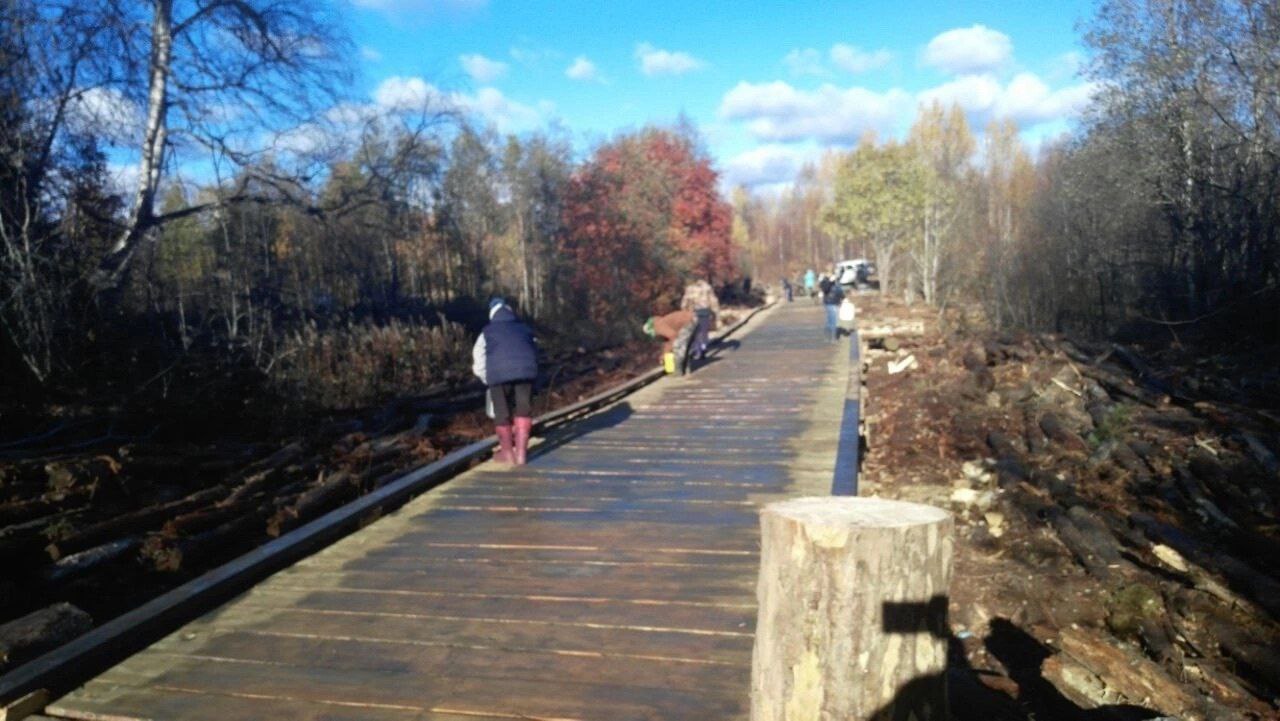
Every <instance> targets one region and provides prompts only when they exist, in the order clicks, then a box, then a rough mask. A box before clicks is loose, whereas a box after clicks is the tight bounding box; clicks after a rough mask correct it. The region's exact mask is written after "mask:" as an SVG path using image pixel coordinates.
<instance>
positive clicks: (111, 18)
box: [0, 0, 738, 407]
mask: <svg viewBox="0 0 1280 721" xmlns="http://www.w3.org/2000/svg"><path fill="white" fill-rule="evenodd" d="M0 12H2V13H3V14H4V15H5V17H4V18H3V20H4V28H5V29H4V32H5V37H4V38H3V53H4V55H3V65H4V68H5V72H4V73H3V80H0V84H2V85H3V87H2V88H0V125H2V126H3V127H0V145H3V147H0V161H2V162H0V194H2V197H0V246H2V247H0V371H3V373H4V377H5V379H6V382H5V386H6V389H7V390H9V389H11V390H12V391H13V392H14V395H15V396H16V395H25V396H27V398H28V399H30V400H35V401H42V400H48V399H49V398H59V397H62V398H78V397H80V398H82V397H89V396H92V395H94V394H98V395H99V396H108V395H110V394H112V393H123V394H126V395H131V394H136V393H138V392H139V391H145V392H147V393H151V394H152V395H154V393H152V392H154V391H160V392H161V393H164V394H172V395H178V396H180V395H183V394H188V395H190V394H193V393H195V392H196V390H197V388H195V385H196V384H199V383H201V382H202V381H201V379H207V378H210V377H213V376H220V377H223V378H232V379H234V381H235V382H236V383H237V384H239V386H240V387H239V389H238V390H234V391H233V392H231V393H230V395H229V397H226V398H225V400H227V401H228V402H238V401H239V399H240V398H242V397H243V396H244V395H246V394H251V393H253V392H254V389H255V388H261V387H264V386H265V387H267V388H268V389H269V390H274V391H275V392H278V393H280V394H282V395H284V396H287V397H291V398H302V399H305V400H307V401H309V402H314V403H319V404H322V405H325V406H330V407H333V406H339V407H342V406H353V405H358V404H362V403H368V402H372V401H376V400H378V399H380V398H383V397H386V396H389V395H391V394H396V393H414V392H422V391H425V390H428V389H431V388H432V387H434V386H437V385H439V384H441V383H447V382H450V381H454V380H457V379H459V378H464V377H465V376H466V373H467V368H468V366H469V345H470V334H469V331H474V330H475V329H476V328H477V327H478V325H479V324H480V323H482V322H483V320H484V307H485V301H486V299H487V298H488V297H489V296H490V295H494V294H501V295H503V296H505V297H507V298H509V299H511V300H512V301H513V302H514V303H515V304H516V305H517V306H518V307H519V309H520V310H521V312H523V313H525V314H526V315H528V316H529V317H531V318H533V320H534V321H535V322H536V323H537V324H538V325H539V327H540V333H541V335H542V336H543V338H544V340H545V341H546V342H547V343H548V344H549V345H550V346H551V347H553V348H554V347H556V346H557V345H559V346H563V347H568V348H575V347H580V346H584V347H598V346H601V345H605V344H612V343H617V342H621V341H625V340H628V339H632V338H635V337H636V336H637V335H638V332H639V328H640V325H641V323H642V321H643V317H644V316H645V315H647V314H648V313H650V312H653V311H654V310H662V309H663V308H664V307H665V306H668V305H670V304H672V303H674V302H675V301H676V300H678V298H679V293H680V291H681V288H682V287H683V283H684V282H686V281H687V280H689V279H692V278H693V277H695V276H697V277H706V278H709V279H710V280H711V281H712V282H713V283H716V284H725V283H728V282H729V281H731V280H732V279H733V277H734V276H736V275H737V273H738V271H737V267H736V261H735V258H734V254H733V249H732V246H731V238H730V228H731V219H732V212H731V207H730V205H729V204H728V203H727V202H725V201H724V200H723V199H722V198H721V197H720V196H719V194H718V191H717V181H718V176H717V174H716V172H715V171H714V170H713V169H712V166H711V162H710V159H709V158H708V157H707V154H706V152H705V151H704V150H703V149H702V148H701V147H700V145H699V141H698V139H697V134H696V131H695V130H693V129H692V128H691V127H689V126H688V124H687V123H683V122H682V123H678V124H676V125H673V126H672V127H669V128H656V127H651V128H645V129H643V130H639V131H633V132H629V133H625V134H621V135H619V136H617V137H615V138H614V139H612V140H610V141H608V142H605V143H602V144H600V145H599V146H598V147H596V148H595V149H594V150H593V151H592V152H590V153H589V154H588V155H587V157H585V158H578V157H575V153H574V151H573V148H572V146H571V143H570V142H569V140H568V139H567V138H565V137H563V136H562V135H559V134H556V133H533V134H529V135H524V136H500V135H498V134H496V133H495V132H493V131H491V130H487V129H485V128H484V127H483V125H482V123H481V122H480V120H479V119H478V118H475V117H469V116H468V114H467V113H465V112H463V111H461V110H459V109H458V108H457V107H455V106H453V105H452V104H451V103H450V102H449V100H448V98H447V96H444V95H443V94H440V93H431V92H423V93H420V94H419V95H418V96H416V97H411V98H408V99H407V100H401V101H397V102H396V103H394V104H391V105H387V106H376V105H374V104H370V103H367V102H358V101H357V100H356V99H353V98H350V97H347V96H344V95H343V93H344V90H343V87H342V85H341V82H343V80H344V79H343V77H342V72H341V69H342V67H343V64H344V58H347V57H348V55H344V53H349V52H350V48H349V44H344V41H343V40H342V37H341V34H340V32H338V29H336V28H334V27H333V26H332V25H330V24H328V20H327V19H326V17H325V16H324V15H323V14H322V13H321V12H320V11H319V10H316V9H314V8H312V7H310V5H309V4H300V5H298V6H297V7H295V6H294V5H293V4H281V3H275V2H267V1H266V0H262V1H257V0H251V1H247V2H241V3H234V4H226V5H219V6H218V7H217V9H216V11H215V10H209V9H207V8H206V9H202V6H201V4H199V3H195V4H189V3H184V2H176V3H175V2H156V3H150V4H147V5H146V6H145V7H144V6H142V5H141V4H140V5H139V6H138V7H133V6H132V5H130V4H127V3H126V4H124V5H121V4H119V3H115V2H108V1H107V0H103V1H102V2H79V1H77V2H70V1H68V2H66V3H47V2H41V3H36V2H34V1H33V0H6V2H5V3H4V4H3V6H2V7H0ZM166 34H167V40H168V41H169V43H170V46H171V49H170V51H169V54H168V55H166V54H165V53H164V52H160V51H153V50H154V48H158V47H162V45H163V43H162V42H161V40H164V39H165V38H166ZM295 39H296V41H297V45H296V46H293V45H290V44H289V43H291V42H293V41H294V40H295ZM322 42H323V44H321V43H322ZM210 43H218V44H219V45H218V49H217V52H216V53H214V52H213V50H212V48H211V46H210V45H209V44H210ZM237 43H239V44H237ZM224 46H226V47H224ZM206 50H207V51H208V52H209V53H211V54H212V55H217V56H218V58H219V63H217V64H210V63H208V62H206V58H207V57H211V56H212V55H206V54H202V53H203V52H204V51H206ZM139 142H140V145H139V144H138V143H139ZM130 143H133V144H132V145H131V144H130ZM255 143H256V144H255ZM121 148H125V149H128V148H137V149H138V152H137V153H136V154H135V157H141V161H140V164H139V168H140V175H139V177H138V178H137V179H136V181H133V182H132V183H131V185H130V186H129V187H128V188H127V191H128V192H127V193H123V192H121V191H120V190H119V189H117V187H116V185H117V184H116V183H115V182H113V179H112V177H111V174H110V173H109V172H108V163H107V158H108V157H109V153H110V152H117V153H118V152H120V149H121ZM226 391H227V389H226V388H225V386H222V387H219V389H218V390H217V391H210V392H211V393H216V394H219V395H222V396H227V392H226ZM6 400H7V399H6Z"/></svg>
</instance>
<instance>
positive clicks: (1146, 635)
mask: <svg viewBox="0 0 1280 721" xmlns="http://www.w3.org/2000/svg"><path fill="white" fill-rule="evenodd" d="M902 312H903V311H902V308H901V307H900V306H899V307H897V308H892V307H891V308H889V315H890V316H894V315H898V316H900V315H901V313H902ZM862 321H863V322H866V323H868V324H870V325H872V326H875V325H877V324H879V325H889V324H887V323H882V322H881V321H880V319H879V318H878V317H877V308H875V307H874V306H872V307H871V308H867V309H864V313H863V315H862ZM882 353H884V355H885V356H886V358H885V360H884V361H883V362H881V361H879V360H878V359H876V358H874V357H873V362H872V363H871V373H870V375H869V379H868V383H869V385H870V386H871V391H870V393H869V396H870V398H872V399H874V402H873V406H872V407H871V408H870V409H869V413H870V414H873V415H874V416H875V417H876V418H877V421H878V426H879V428H880V431H879V433H878V435H877V438H876V439H875V440H874V441H873V442H872V444H871V447H870V453H869V460H868V464H869V466H870V467H871V469H870V471H869V472H865V475H864V478H866V479H867V480H865V481H864V483H866V484H868V485H871V484H875V488H876V492H878V493H881V494H886V495H891V496H893V497H903V498H908V499H910V500H924V501H927V502H933V503H938V504H940V505H945V506H950V507H951V508H952V509H953V510H954V511H955V512H956V513H957V516H958V521H959V524H958V530H957V533H958V535H959V537H960V539H961V540H960V544H959V545H960V549H961V550H960V551H959V553H960V555H961V556H962V558H961V560H960V561H959V563H960V567H961V569H963V568H964V566H965V564H966V563H968V564H970V567H971V568H981V569H982V571H983V573H982V574H980V575H977V576H975V577H974V578H973V579H972V580H969V579H966V577H965V574H964V572H963V570H958V571H957V576H956V581H957V585H958V586H961V587H962V588H961V589H959V591H958V594H957V597H953V600H952V611H953V613H955V614H956V618H955V619H954V621H953V623H954V624H956V625H958V626H959V627H962V628H969V629H975V630H978V631H981V629H983V628H986V627H987V624H989V623H990V622H991V621H992V620H993V619H1013V620H1014V621H1016V622H1017V623H1018V624H1019V625H1020V626H1022V627H1024V628H1026V629H1027V631H1028V633H1030V634H1032V635H1034V636H1035V637H1036V640H1037V642H1038V643H1040V644H1042V645H1043V648H1044V649H1045V654H1046V657H1045V658H1043V659H1042V660H1041V662H1038V663H1034V664H1033V665H1032V667H1031V672H1032V673H1034V675H1035V677H1036V678H1034V679H1027V678H1021V679H1018V680H1017V681H1014V680H1013V679H1014V678H1017V673H1018V672H1017V670H1016V668H1015V665H1016V664H1017V663H1020V662H1024V661H1025V659H1022V660H1021V661H1020V660H1017V659H1014V660H1013V661H1011V660H1010V659H1009V658H1001V657H999V655H998V654H996V653H995V652H994V651H992V650H991V648H990V647H991V644H990V643H989V642H988V643H987V644H983V643H978V641H980V640H981V639H980V638H977V637H975V639H974V641H975V643H972V644H966V648H968V649H969V660H970V662H971V663H972V664H973V666H974V667H975V668H981V669H986V671H984V672H983V673H988V674H995V675H996V676H999V675H1002V674H1005V673H1007V674H1009V678H1005V684H1006V686H1007V687H1008V688H1009V689H1010V690H1009V693H1010V694H1011V695H1012V696H1014V698H1015V699H1017V700H1018V701H1019V702H1020V703H1023V704H1024V707H1026V708H1033V709H1038V711H1039V712H1040V713H1041V714H1042V715H1044V717H1054V716H1053V714H1054V713H1061V712H1062V709H1063V708H1075V709H1080V710H1079V711H1078V712H1075V713H1079V714H1084V713H1086V712H1085V711H1084V710H1087V709H1098V710H1102V709H1108V710H1114V711H1116V712H1120V713H1121V717H1123V712H1122V709H1124V708H1125V707H1128V706H1135V707H1141V708H1144V709H1148V710H1149V711H1150V712H1158V714H1160V715H1167V716H1170V717H1175V718H1179V719H1217V718H1259V719H1261V718H1276V717H1277V715H1280V515H1278V513H1277V511H1278V509H1280V461H1277V458H1278V457H1280V418H1278V417H1277V414H1276V413H1275V410H1274V403H1272V404H1271V407H1268V405H1267V403H1265V402H1263V403H1259V402H1257V401H1254V400H1251V398H1250V394H1249V393H1248V392H1246V391H1245V390H1244V387H1245V384H1244V383H1243V382H1240V380H1239V379H1234V380H1233V379H1230V378H1215V377H1213V373H1212V368H1213V367H1214V366H1215V365H1217V364H1218V361H1216V360H1212V359H1196V358H1194V357H1193V358H1191V359H1190V360H1178V359H1161V360H1160V361H1156V360H1151V359H1150V357H1149V356H1148V354H1146V353H1143V352H1141V351H1139V350H1138V349H1136V348H1133V347H1128V346H1121V345H1117V344H1113V343H1088V342H1084V341H1079V340H1069V339H1066V338H1063V337H1060V336H1052V335H1030V334H1024V335H1006V336H996V335H993V334H990V333H989V332H986V331H980V332H976V333H957V334H953V335H950V336H948V337H946V338H944V337H942V336H941V335H939V334H937V333H926V335H925V336H924V337H922V338H919V339H911V340H906V339H903V343H902V347H900V348H898V349H896V352H895V353H885V352H883V351H882ZM905 353H910V354H913V355H914V356H915V357H916V358H919V359H921V361H922V366H921V368H920V369H918V370H917V371H915V373H917V374H918V376H921V377H922V379H917V380H915V381H911V380H904V379H902V377H901V376H900V375H890V374H889V373H888V372H887V362H888V361H889V360H892V359H893V358H895V357H901V356H902V355H903V354H905ZM873 356H874V353H873ZM1223 365H1224V366H1225V365H1226V364H1225V363H1224V364H1223ZM1254 387H1256V386H1254ZM1210 388H1212V389H1213V390H1214V393H1213V394H1212V395H1208V394H1207V393H1206V391H1207V390H1208V389H1210ZM1275 397H1276V396H1275V394H1274V391H1272V395H1270V396H1265V395H1264V396H1263V398H1272V399H1273V398H1275ZM886 446H894V447H892V448H886ZM935 446H936V447H937V448H938V451H937V453H936V456H937V458H930V457H931V456H933V455H935V454H933V453H932V449H933V448H934V447H935ZM877 454H885V455H883V456H880V457H879V458H878V456H877ZM952 464H954V465H952ZM956 466H962V468H963V470H962V472H959V473H957V472H956V471H954V470H950V471H948V470H946V469H947V468H951V469H954V468H956ZM881 467H882V468H883V473H879V472H878V471H879V469H880V468H881ZM919 469H925V470H919ZM931 473H932V474H933V476H932V478H933V479H936V480H931V479H930V475H931ZM951 474H954V475H951ZM956 476H960V478H956ZM921 482H923V483H924V484H925V485H921ZM930 484H936V485H932V487H930ZM966 559H968V560H966ZM978 579H981V580H978ZM966 584H967V586H968V587H967V588H963V587H964V586H966ZM979 682H980V684H984V685H986V686H988V687H992V688H995V687H999V686H1000V685H1001V684H1000V683H999V681H998V680H993V679H992V678H990V677H988V676H979V677H978V678H977V679H976V680H975V683H979ZM1037 694H1040V695H1041V696H1044V697H1046V698H1047V697H1049V696H1052V697H1053V698H1054V700H1053V701H1045V702H1044V703H1043V705H1039V706H1037V702H1035V701H1031V700H1028V699H1031V698H1032V697H1034V696H1035V695H1037ZM1064 699H1065V700H1064ZM1054 704H1059V705H1057V706H1055V705H1054ZM1062 704H1065V705H1066V706H1063V705H1062ZM1100 712H1101V711H1100ZM958 717H959V718H966V716H964V715H963V714H960V715H959V716H958Z"/></svg>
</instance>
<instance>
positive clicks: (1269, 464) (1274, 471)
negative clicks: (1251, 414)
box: [1240, 431, 1280, 481]
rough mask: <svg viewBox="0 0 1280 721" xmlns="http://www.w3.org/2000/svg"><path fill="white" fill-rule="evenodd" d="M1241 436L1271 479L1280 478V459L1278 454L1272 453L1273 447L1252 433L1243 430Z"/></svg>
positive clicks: (1251, 453)
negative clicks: (1277, 457)
mask: <svg viewBox="0 0 1280 721" xmlns="http://www.w3.org/2000/svg"><path fill="white" fill-rule="evenodd" d="M1240 438H1241V440H1243V441H1244V444H1245V447H1246V448H1248V449H1249V454H1250V455H1252V456H1253V458H1254V460H1256V461H1257V462H1258V465H1260V466H1262V467H1263V469H1264V470H1266V472H1267V475H1269V476H1270V477H1271V480H1272V481H1277V480H1280V460H1277V459H1276V454H1274V453H1272V452H1271V449H1270V448H1267V446H1266V444H1265V443H1263V442H1262V440H1261V439H1259V438H1258V437H1257V436H1255V435H1254V434H1252V433H1249V432H1247V431H1242V432H1241V433H1240Z"/></svg>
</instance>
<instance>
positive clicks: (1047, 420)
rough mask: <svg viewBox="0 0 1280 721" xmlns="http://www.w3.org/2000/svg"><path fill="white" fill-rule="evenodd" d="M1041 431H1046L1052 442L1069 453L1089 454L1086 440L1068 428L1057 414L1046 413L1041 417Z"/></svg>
mask: <svg viewBox="0 0 1280 721" xmlns="http://www.w3.org/2000/svg"><path fill="white" fill-rule="evenodd" d="M1040 430H1042V431H1044V434H1045V435H1046V436H1048V437H1049V439H1050V440H1052V441H1053V442H1055V443H1057V444H1058V445H1060V446H1062V447H1063V448H1065V449H1067V450H1069V451H1077V452H1079V453H1085V454H1087V453H1088V452H1089V444H1088V443H1085V442H1084V439H1083V438H1081V437H1080V436H1079V435H1078V434H1077V433H1075V432H1074V431H1072V430H1071V429H1069V428H1067V427H1066V425H1064V424H1063V422H1062V419H1061V418H1059V417H1058V416H1057V414H1055V413H1052V412H1046V413H1045V414H1043V415H1042V416H1040Z"/></svg>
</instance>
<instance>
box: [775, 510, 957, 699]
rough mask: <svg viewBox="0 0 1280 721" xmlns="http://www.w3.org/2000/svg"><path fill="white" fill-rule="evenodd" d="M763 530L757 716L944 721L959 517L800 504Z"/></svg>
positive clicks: (938, 512)
mask: <svg viewBox="0 0 1280 721" xmlns="http://www.w3.org/2000/svg"><path fill="white" fill-rule="evenodd" d="M760 528H761V543H762V550H761V555H760V581H759V585H758V587H757V600H758V602H759V616H758V620H757V624H756V639H755V652H754V657H753V659H752V684H751V719H752V721H804V720H807V719H813V720H814V721H817V720H818V719H823V720H824V721H825V720H827V719H841V720H848V721H864V720H865V721H871V720H872V719H891V718H915V719H919V720H920V721H925V720H926V719H943V718H945V717H946V714H947V705H946V683H945V678H944V677H945V670H946V662H947V637H948V635H949V629H948V627H947V590H948V586H949V584H950V582H951V552H952V518H951V515H950V514H948V513H947V512H945V511H943V510H940V509H937V508H933V507H932V506H925V505H921V504H917V503H905V502H901V501H889V500H884V499H879V498H835V497H815V498H798V499H794V500H790V501H783V502H780V503H774V504H771V505H769V506H767V507H766V508H765V509H764V511H763V512H762V513H761V515H760ZM912 714H914V716H912Z"/></svg>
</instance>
